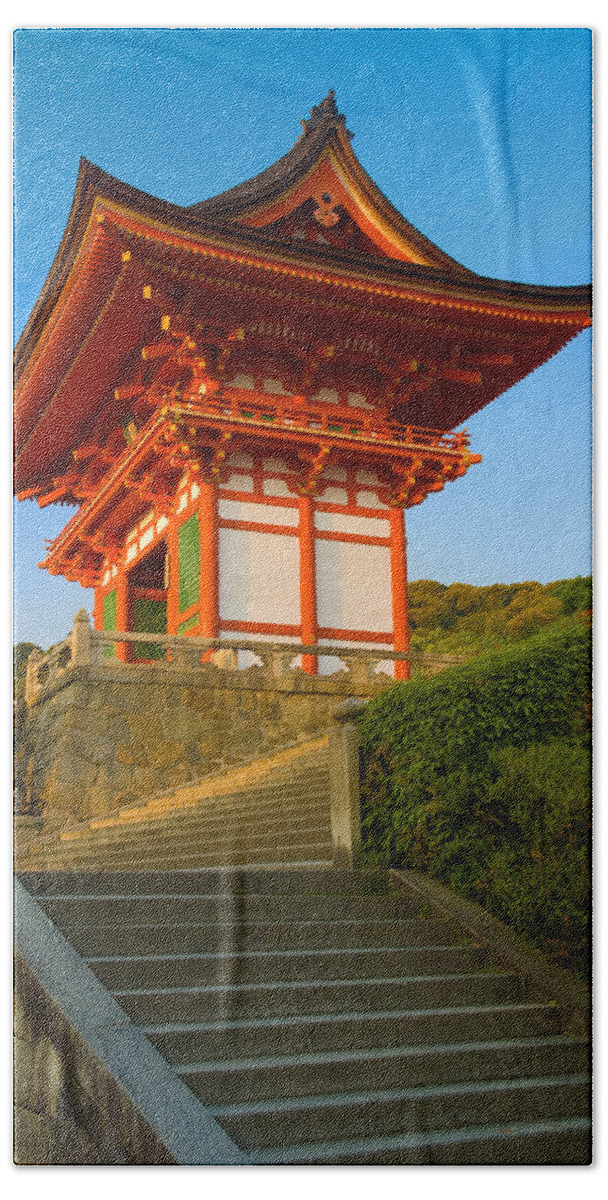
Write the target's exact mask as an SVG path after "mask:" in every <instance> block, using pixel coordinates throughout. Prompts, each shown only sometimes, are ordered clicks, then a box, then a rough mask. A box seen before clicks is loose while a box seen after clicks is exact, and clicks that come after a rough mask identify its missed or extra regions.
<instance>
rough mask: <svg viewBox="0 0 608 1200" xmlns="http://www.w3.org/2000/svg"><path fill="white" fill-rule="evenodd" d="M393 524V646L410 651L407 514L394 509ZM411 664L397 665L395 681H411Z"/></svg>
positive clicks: (399, 509) (398, 663) (391, 519)
mask: <svg viewBox="0 0 608 1200" xmlns="http://www.w3.org/2000/svg"><path fill="white" fill-rule="evenodd" d="M390 523H391V589H392V598H393V644H394V648H395V650H409V648H410V626H409V615H408V597H407V550H406V537H405V514H404V511H403V509H402V508H392V509H391V515H390ZM409 677H410V664H409V663H408V662H396V663H395V679H409Z"/></svg>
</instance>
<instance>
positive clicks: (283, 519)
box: [219, 497, 299, 525]
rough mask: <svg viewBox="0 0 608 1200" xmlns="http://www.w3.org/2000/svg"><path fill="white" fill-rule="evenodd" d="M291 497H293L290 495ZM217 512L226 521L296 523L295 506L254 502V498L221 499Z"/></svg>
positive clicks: (261, 523)
mask: <svg viewBox="0 0 608 1200" xmlns="http://www.w3.org/2000/svg"><path fill="white" fill-rule="evenodd" d="M292 499H293V497H292ZM219 514H220V517H223V518H224V519H225V520H227V521H255V522H259V524H260V525H297V524H298V520H299V513H298V509H297V508H295V507H294V508H284V507H283V505H279V504H256V503H255V501H254V500H252V501H251V502H250V501H249V500H221V499H220V502H219Z"/></svg>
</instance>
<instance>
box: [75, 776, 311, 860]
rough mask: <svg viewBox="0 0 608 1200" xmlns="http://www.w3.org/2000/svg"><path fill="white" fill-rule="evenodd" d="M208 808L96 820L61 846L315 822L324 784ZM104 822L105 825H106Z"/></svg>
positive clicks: (204, 805) (203, 804)
mask: <svg viewBox="0 0 608 1200" xmlns="http://www.w3.org/2000/svg"><path fill="white" fill-rule="evenodd" d="M226 799H228V800H231V799H232V798H231V797H228V798H224V803H223V804H217V805H213V806H211V805H209V804H208V803H207V802H206V801H205V802H201V803H197V804H192V805H189V806H188V807H182V808H177V809H175V810H171V809H170V808H167V809H166V810H159V811H157V812H156V813H154V814H152V815H150V816H143V815H142V816H140V817H139V818H137V819H136V818H135V817H128V816H126V815H125V816H124V817H122V818H120V819H119V818H115V817H112V818H107V819H103V818H98V819H97V820H96V821H95V822H93V823H90V824H88V825H85V826H81V827H80V828H78V829H74V830H71V831H67V833H66V836H64V837H63V838H62V839H61V840H62V844H63V843H67V842H72V843H73V844H74V845H77V844H78V843H79V842H80V841H83V840H86V839H87V838H89V837H92V836H95V837H104V838H107V839H108V842H111V841H112V840H113V839H117V838H121V837H124V836H126V835H127V834H131V835H132V836H136V835H137V834H138V833H144V832H153V831H154V830H155V829H156V828H158V827H159V826H160V827H162V826H166V827H167V828H168V829H176V828H184V829H190V828H191V827H195V828H199V827H205V828H206V829H208V830H209V832H210V833H212V832H214V831H216V830H220V831H221V830H222V828H223V827H224V826H225V824H226V822H227V823H228V824H230V825H236V826H238V825H242V824H249V825H253V826H255V825H256V824H258V825H264V824H273V825H274V824H275V823H278V824H285V825H287V827H288V828H290V827H291V824H292V822H294V821H298V822H299V823H307V822H310V821H316V822H318V821H319V819H320V818H321V817H322V818H326V819H329V801H328V785H327V783H324V784H323V785H322V786H321V785H320V786H319V789H318V792H317V793H313V792H312V791H311V790H310V789H301V790H300V789H293V788H292V789H291V790H290V791H288V792H287V791H279V792H277V795H276V797H271V796H269V795H268V794H267V793H266V792H264V793H259V794H258V795H252V796H249V798H248V800H249V802H248V803H247V804H245V803H243V804H242V806H238V807H237V806H235V805H234V804H232V803H227V802H226ZM106 821H107V823H106Z"/></svg>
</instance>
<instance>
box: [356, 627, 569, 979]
mask: <svg viewBox="0 0 608 1200" xmlns="http://www.w3.org/2000/svg"><path fill="white" fill-rule="evenodd" d="M589 687H590V647H589V631H588V629H587V628H586V627H585V626H584V625H583V624H582V623H581V622H580V621H568V622H566V623H565V624H560V625H558V626H554V627H552V628H549V629H548V630H545V631H544V632H543V633H541V634H538V635H537V636H536V637H533V638H532V637H531V638H529V639H528V640H526V641H522V642H520V643H518V644H516V645H514V646H511V647H509V648H506V649H503V650H501V651H500V652H498V653H495V654H491V655H487V656H486V657H484V658H477V659H472V660H470V661H469V662H468V663H466V664H464V665H463V666H460V667H456V668H453V669H452V670H450V671H445V672H444V673H443V674H441V675H438V676H435V677H434V678H432V679H430V680H420V681H412V682H410V683H407V684H396V685H395V686H394V687H392V688H389V689H387V690H386V691H385V692H384V693H383V694H382V695H380V696H379V697H378V698H377V699H376V700H374V701H373V702H371V703H370V704H369V705H368V707H367V710H366V712H365V713H364V715H363V717H362V719H361V741H362V768H363V770H362V819H363V837H364V853H365V856H366V859H367V861H368V862H370V863H371V862H376V863H384V864H389V863H390V864H391V865H393V866H411V867H415V868H417V869H419V870H423V871H428V872H429V873H430V874H432V875H434V876H436V877H437V878H439V879H442V880H443V881H444V882H446V883H447V884H449V885H450V886H452V887H454V888H455V889H456V890H457V891H460V892H461V893H462V894H464V895H466V896H469V897H470V898H471V899H475V900H478V901H479V902H480V903H481V904H483V905H484V906H485V907H486V908H488V909H489V910H490V911H491V912H493V913H494V914H495V915H496V916H499V917H500V918H501V919H502V920H504V921H505V922H506V923H507V924H509V925H510V926H511V927H512V928H514V929H515V930H516V931H517V932H519V933H521V934H522V935H523V936H525V937H526V938H527V939H528V940H529V941H530V942H532V943H533V944H536V945H538V946H540V947H542V949H543V950H544V951H545V952H548V953H550V954H551V956H552V957H553V958H554V959H556V960H557V961H560V962H563V963H565V964H566V965H568V966H570V967H571V968H573V969H575V970H577V971H578V972H579V973H580V972H584V970H585V967H586V944H587V943H586V938H587V924H586V922H587V907H588V887H589V869H588V856H589V807H590V805H589V794H590V787H589V775H590V749H589Z"/></svg>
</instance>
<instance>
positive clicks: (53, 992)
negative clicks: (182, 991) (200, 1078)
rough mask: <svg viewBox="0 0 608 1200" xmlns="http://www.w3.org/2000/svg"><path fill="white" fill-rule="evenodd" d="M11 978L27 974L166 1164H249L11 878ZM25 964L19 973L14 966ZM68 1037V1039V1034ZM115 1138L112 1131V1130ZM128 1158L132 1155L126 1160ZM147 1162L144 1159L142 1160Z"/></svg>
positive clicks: (65, 1033) (55, 1018) (55, 1023)
mask: <svg viewBox="0 0 608 1200" xmlns="http://www.w3.org/2000/svg"><path fill="white" fill-rule="evenodd" d="M14 896H15V952H16V959H17V979H18V985H19V979H20V977H21V983H22V985H23V983H24V982H25V981H26V980H27V979H28V977H29V980H30V986H31V984H32V983H33V985H34V987H35V988H36V990H37V992H38V995H37V997H36V1007H37V1009H38V1011H40V1005H41V995H40V993H42V999H43V1001H44V1007H46V1006H47V1005H48V1010H49V1013H51V1014H52V1017H51V1020H50V1024H51V1025H52V1026H53V1027H54V1028H55V1029H57V1026H58V1025H59V1026H61V1024H62V1023H63V1024H64V1026H65V1027H66V1028H64V1030H63V1031H62V1032H63V1037H64V1038H65V1037H66V1036H67V1037H68V1038H69V1037H71V1039H72V1040H73V1041H74V1040H76V1041H77V1042H78V1043H79V1045H80V1047H82V1053H83V1054H85V1055H88V1057H89V1058H90V1059H93V1060H95V1061H96V1063H97V1064H98V1065H99V1067H100V1068H101V1070H102V1072H104V1073H106V1074H107V1075H108V1076H109V1077H110V1079H111V1080H112V1081H113V1083H114V1084H115V1085H116V1086H117V1087H118V1088H119V1089H120V1092H121V1093H122V1095H123V1097H126V1098H127V1101H128V1102H130V1105H131V1106H132V1107H133V1109H134V1114H133V1115H134V1116H135V1117H137V1118H139V1121H140V1123H143V1125H144V1126H146V1127H147V1132H148V1136H149V1138H150V1141H151V1142H154V1143H156V1147H157V1153H158V1157H156V1161H157V1162H163V1161H164V1162H165V1163H166V1164H168V1165H183V1166H186V1165H190V1166H192V1165H194V1166H244V1165H247V1163H248V1162H249V1160H248V1158H247V1157H246V1156H245V1155H244V1154H243V1152H242V1151H241V1150H240V1149H239V1147H238V1146H236V1145H235V1143H234V1142H233V1141H232V1140H231V1138H229V1137H228V1135H227V1134H226V1133H225V1132H224V1130H223V1129H222V1128H221V1126H220V1125H218V1123H217V1121H215V1119H214V1118H213V1117H212V1116H211V1115H210V1114H209V1113H207V1111H206V1110H205V1108H204V1106H203V1105H202V1104H201V1103H200V1101H199V1100H197V1098H196V1096H194V1094H193V1093H192V1092H191V1091H190V1089H189V1088H188V1087H186V1085H185V1084H184V1083H183V1082H182V1081H181V1079H180V1078H179V1076H178V1075H176V1074H175V1072H174V1071H173V1070H172V1069H171V1067H170V1066H169V1064H168V1063H167V1062H166V1061H165V1059H164V1058H163V1057H162V1056H161V1055H160V1054H159V1053H158V1051H157V1050H156V1048H155V1047H154V1046H153V1045H152V1043H151V1042H150V1041H149V1040H148V1039H147V1038H146V1037H145V1035H144V1034H143V1033H142V1032H141V1030H140V1029H138V1028H137V1026H136V1025H135V1024H134V1023H133V1022H132V1021H131V1019H130V1018H129V1016H128V1015H127V1014H126V1013H125V1012H124V1011H123V1009H122V1008H121V1007H120V1005H119V1004H118V1003H117V1002H116V1000H115V999H114V997H113V996H112V995H111V994H110V993H109V992H108V991H107V989H106V988H105V987H104V986H103V984H102V983H100V981H99V980H98V979H97V977H96V976H95V975H94V974H93V972H92V971H91V970H90V968H89V967H88V966H87V964H86V963H85V962H84V961H83V959H82V958H81V957H80V955H78V954H77V953H76V951H75V950H74V949H73V947H72V946H71V945H70V943H69V942H68V941H67V940H66V939H65V938H64V937H63V935H62V934H61V933H60V932H59V930H58V929H57V928H56V927H55V925H53V923H52V921H50V920H49V918H48V917H47V916H46V914H45V913H44V912H43V911H42V909H41V907H40V905H39V904H37V902H36V900H35V899H34V898H33V896H31V895H30V893H29V892H28V891H27V890H26V888H25V887H24V886H23V884H22V883H21V882H20V881H19V880H18V879H16V880H15V893H14ZM21 965H22V967H25V971H24V970H23V969H21V971H20V969H19V968H20V966H21ZM74 1035H75V1038H74ZM116 1136H117V1138H118V1139H119V1138H120V1130H117V1131H116ZM131 1161H133V1160H131ZM148 1161H150V1159H148Z"/></svg>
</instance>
